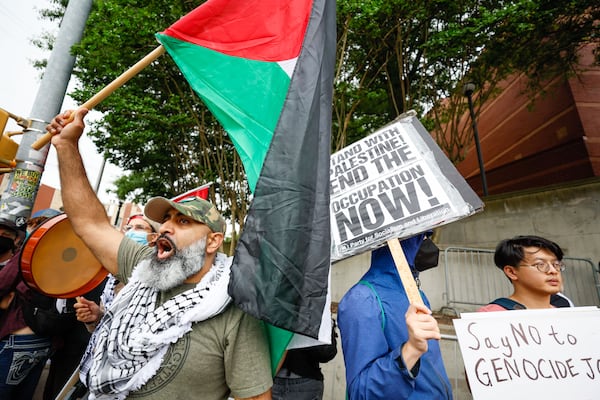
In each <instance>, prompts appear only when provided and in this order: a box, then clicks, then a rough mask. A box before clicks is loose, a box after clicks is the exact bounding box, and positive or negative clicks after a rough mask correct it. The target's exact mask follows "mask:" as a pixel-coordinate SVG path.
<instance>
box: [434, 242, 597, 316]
mask: <svg viewBox="0 0 600 400" xmlns="http://www.w3.org/2000/svg"><path fill="white" fill-rule="evenodd" d="M443 256H444V273H445V278H446V279H445V280H446V292H445V297H446V298H445V304H446V306H445V308H446V309H448V310H452V311H454V312H455V313H456V314H457V315H458V314H459V313H460V312H461V311H474V310H476V309H477V308H479V307H480V306H482V305H485V304H487V303H489V302H490V301H491V300H494V299H496V298H498V297H506V296H508V295H510V294H511V293H512V285H511V283H510V281H509V280H508V278H506V276H505V275H504V273H502V271H500V269H498V268H497V267H496V265H495V264H494V251H493V250H488V249H477V248H468V247H448V248H446V249H445V250H444V252H443ZM563 262H564V263H565V264H566V265H567V268H566V269H565V271H564V272H563V281H564V290H563V293H564V294H565V295H566V296H568V297H569V298H570V299H571V300H572V301H573V303H574V304H575V305H576V306H600V282H599V278H600V276H599V271H598V270H597V268H596V267H595V266H594V264H593V263H592V261H590V260H589V259H585V258H577V257H564V258H563Z"/></svg>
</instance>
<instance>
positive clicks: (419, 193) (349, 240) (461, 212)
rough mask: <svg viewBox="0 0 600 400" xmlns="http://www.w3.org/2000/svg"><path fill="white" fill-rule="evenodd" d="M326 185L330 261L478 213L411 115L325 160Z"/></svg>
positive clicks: (467, 189) (478, 204) (466, 190)
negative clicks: (326, 168) (329, 209)
mask: <svg viewBox="0 0 600 400" xmlns="http://www.w3.org/2000/svg"><path fill="white" fill-rule="evenodd" d="M330 183H331V184H330V194H331V203H330V208H331V235H332V236H331V240H332V252H331V259H332V261H338V260H341V259H344V258H346V257H350V256H352V255H355V254H360V253H363V252H365V251H368V250H373V249H375V248H377V247H380V246H381V245H382V244H384V243H385V242H386V241H388V240H389V239H393V238H400V239H402V238H406V237H409V236H412V235H414V234H417V233H420V232H423V231H426V230H428V229H432V228H434V227H437V226H441V225H444V224H447V223H449V222H452V221H456V220H458V219H461V218H464V217H467V216H469V215H471V214H474V213H476V212H478V211H481V210H482V209H483V203H482V201H481V200H480V199H479V197H477V195H476V194H475V192H474V191H473V190H472V189H471V187H470V186H469V185H468V184H467V182H466V181H465V180H464V178H463V177H462V176H461V175H460V174H459V173H458V171H457V170H456V168H455V167H454V165H452V163H451V162H450V161H449V160H448V158H447V157H446V156H445V154H444V153H443V152H442V151H441V150H440V148H439V147H438V146H437V144H436V143H435V141H434V140H433V138H432V137H431V135H430V134H429V133H428V132H427V130H425V128H424V127H423V125H422V124H421V123H420V122H419V120H418V119H417V118H416V117H415V114H414V112H413V113H407V114H405V115H404V116H403V117H402V118H400V119H398V120H396V121H394V122H393V123H391V124H389V125H387V126H385V127H383V128H381V129H379V130H378V131H376V132H375V133H373V134H371V135H369V136H367V137H365V138H363V139H362V140H360V141H357V142H355V143H353V144H351V145H350V146H347V147H345V148H344V149H342V150H340V151H338V152H336V153H334V154H332V155H331V161H330Z"/></svg>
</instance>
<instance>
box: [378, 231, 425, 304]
mask: <svg viewBox="0 0 600 400" xmlns="http://www.w3.org/2000/svg"><path fill="white" fill-rule="evenodd" d="M387 244H388V247H389V248H390V252H391V253H392V257H393V259H394V263H396V268H397V269H398V274H400V280H401V281H402V285H403V286H404V290H405V291H406V296H408V301H409V302H410V303H411V304H420V305H425V303H424V302H423V298H422V297H421V293H419V288H418V287H417V283H416V282H415V278H414V277H413V274H412V272H411V271H410V266H409V265H408V261H406V256H405V255H404V251H403V250H402V246H401V245H400V241H399V240H398V239H390V240H388V242H387Z"/></svg>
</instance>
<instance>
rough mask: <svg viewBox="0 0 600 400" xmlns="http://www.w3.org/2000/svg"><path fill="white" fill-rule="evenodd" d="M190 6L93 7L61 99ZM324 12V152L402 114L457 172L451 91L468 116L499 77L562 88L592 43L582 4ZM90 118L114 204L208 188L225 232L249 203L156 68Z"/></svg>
mask: <svg viewBox="0 0 600 400" xmlns="http://www.w3.org/2000/svg"><path fill="white" fill-rule="evenodd" d="M55 2H56V4H57V5H61V4H62V3H64V1H61V0H55ZM200 3H201V1H200V0H196V1H186V0H183V1H166V0H148V1H145V2H138V1H135V0H128V1H125V0H122V1H116V0H103V1H97V2H95V3H94V8H93V10H92V13H91V15H90V17H89V20H88V25H87V28H86V31H85V33H84V39H83V40H82V42H81V44H80V45H79V46H76V47H75V48H74V52H75V54H76V55H77V61H76V72H75V74H76V76H77V77H78V80H79V82H80V84H79V86H78V88H77V90H76V91H75V92H74V93H72V96H73V97H74V98H75V99H76V100H78V101H80V102H83V101H85V100H87V99H88V98H90V97H91V96H92V95H93V94H95V93H96V92H97V91H98V90H100V89H101V88H102V87H104V86H105V85H106V84H108V83H109V82H111V81H112V80H113V79H114V78H115V77H117V76H118V75H119V74H121V73H122V72H123V71H125V70H126V69H127V68H128V67H129V66H131V65H133V64H134V63H135V62H137V61H138V60H139V59H141V58H142V57H143V56H144V55H146V54H147V53H149V52H150V51H151V50H152V49H154V48H155V47H156V46H157V43H156V41H155V40H154V33H155V32H159V31H161V30H163V29H164V28H166V27H167V26H169V25H171V24H172V23H173V22H174V21H176V20H177V19H178V18H179V17H180V16H182V15H184V14H186V13H187V12H189V11H190V10H192V9H193V8H195V7H196V6H197V5H199V4H200ZM62 5H63V6H64V4H62ZM60 9H61V8H60V7H58V11H49V12H48V13H47V15H48V17H54V18H56V17H58V16H60V15H61V14H60ZM337 11H338V14H337V18H338V20H337V24H338V45H337V57H338V62H337V66H336V80H335V87H334V104H333V110H334V116H333V121H332V122H333V134H332V149H333V150H334V151H337V150H339V149H341V148H342V147H345V146H347V145H349V144H350V143H352V142H354V141H356V140H358V139H360V138H362V137H364V136H366V135H367V134H369V133H371V132H373V131H374V130H376V129H378V128H379V127H381V126H383V125H385V124H386V123H388V122H390V121H391V120H393V119H395V118H396V117H398V116H399V115H401V114H402V113H403V112H406V111H408V110H410V109H414V110H416V111H417V113H418V115H419V117H420V119H421V121H422V122H423V123H424V125H425V126H426V127H427V128H428V129H429V130H430V131H432V132H435V139H436V140H437V142H438V144H439V145H440V147H442V149H444V150H445V152H446V153H447V155H448V156H449V158H450V159H451V160H452V161H460V160H461V159H462V158H463V157H464V154H465V151H466V148H467V146H468V144H469V142H470V140H471V134H470V132H469V130H468V125H465V124H461V116H462V115H463V114H464V113H465V111H466V108H467V105H466V99H465V96H464V95H463V93H462V87H463V84H464V83H466V82H468V81H471V82H474V83H475V84H476V86H477V87H478V88H480V90H479V91H478V92H477V93H476V96H475V97H474V101H475V105H476V108H477V109H478V108H480V107H481V105H482V104H484V103H485V102H486V101H488V100H489V99H491V98H493V96H494V95H495V94H496V93H497V91H498V88H497V85H498V83H499V82H501V81H502V79H504V78H505V77H507V76H509V75H510V74H514V73H522V74H526V75H527V76H528V77H529V78H530V80H529V82H530V87H529V91H530V93H534V92H535V91H539V90H540V88H541V87H542V86H543V85H542V83H543V82H544V81H545V80H547V79H548V78H549V77H556V76H562V77H563V78H566V77H568V76H570V74H572V73H573V72H574V71H575V65H576V63H577V53H578V50H579V48H580V46H581V45H582V44H584V43H588V44H589V43H592V44H593V45H594V46H596V50H597V44H598V40H599V39H598V37H599V36H598V23H597V21H598V20H599V19H600V18H599V11H600V7H599V6H598V5H597V4H596V2H593V1H592V0H571V1H569V2H567V3H565V2H556V1H553V0H512V1H491V0H485V1H474V0H463V1H454V0H430V1H425V0H412V1H407V0H361V1H357V0H337ZM47 43H49V44H51V41H49V42H47ZM98 109H99V110H100V111H102V112H103V113H104V118H103V119H102V120H101V121H99V122H98V123H97V124H96V125H95V126H94V129H93V131H92V133H91V134H92V136H93V137H94V138H95V143H96V145H97V146H98V148H99V149H101V150H102V151H104V153H105V154H106V156H107V158H108V159H109V160H110V161H111V162H113V163H116V164H119V165H122V166H123V167H124V168H126V169H127V170H129V171H130V172H129V173H128V174H127V175H125V176H123V177H121V178H120V179H119V180H118V181H117V182H116V186H117V193H118V195H119V197H120V198H123V199H125V198H127V199H131V200H134V201H139V202H144V201H145V200H146V199H148V198H149V197H151V196H154V195H164V196H167V197H169V196H172V195H175V194H177V193H181V192H183V191H186V190H188V189H190V188H192V187H194V186H197V185H198V184H200V183H203V182H206V181H214V182H216V185H215V188H214V190H213V191H212V192H211V195H212V197H213V200H216V201H218V202H219V204H220V208H221V209H223V210H228V213H229V214H228V216H229V217H230V218H231V220H232V224H233V226H235V227H242V226H243V221H244V218H245V215H246V211H247V208H248V202H249V196H250V195H249V191H248V186H247V183H246V181H245V179H244V172H243V167H242V164H241V162H240V160H239V158H238V156H237V154H236V152H235V151H234V149H233V145H232V143H231V141H230V140H229V139H228V137H227V134H226V133H225V132H223V130H222V128H221V127H220V126H219V124H218V123H217V122H216V121H215V119H214V118H213V116H212V115H211V114H210V113H209V112H208V111H207V109H206V107H205V106H204V105H203V104H202V103H201V102H200V100H199V99H198V98H197V97H196V95H195V94H194V93H193V92H192V90H191V89H190V87H189V85H188V84H187V82H186V81H185V79H184V78H183V77H182V75H181V73H180V72H179V70H178V69H177V67H176V66H175V65H174V63H173V62H172V61H171V60H170V58H169V57H167V56H163V57H161V58H160V59H159V60H158V61H157V62H155V63H154V64H153V65H152V66H150V67H148V68H146V69H145V70H144V71H143V72H142V73H140V74H139V75H138V76H136V77H135V78H134V79H132V80H131V81H130V82H128V83H127V84H126V85H125V86H124V87H122V88H120V89H118V93H116V94H114V95H113V96H110V97H109V98H108V99H107V100H105V101H104V102H103V103H102V104H101V105H100V106H99V107H98ZM441 127H445V130H444V131H442V130H441ZM234 237H235V232H234Z"/></svg>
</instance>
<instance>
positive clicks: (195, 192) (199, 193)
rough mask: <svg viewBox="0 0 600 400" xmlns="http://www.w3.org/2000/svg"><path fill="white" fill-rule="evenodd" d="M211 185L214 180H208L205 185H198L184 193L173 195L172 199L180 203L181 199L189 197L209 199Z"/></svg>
mask: <svg viewBox="0 0 600 400" xmlns="http://www.w3.org/2000/svg"><path fill="white" fill-rule="evenodd" d="M210 185H212V182H208V183H207V184H205V185H202V186H198V187H197V188H195V189H192V190H188V191H187V192H185V193H183V194H180V195H178V196H175V197H173V198H172V199H171V200H172V201H174V202H176V203H179V202H180V201H181V200H184V199H187V198H189V197H200V198H201V199H204V200H208V188H210Z"/></svg>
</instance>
